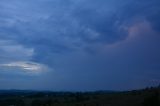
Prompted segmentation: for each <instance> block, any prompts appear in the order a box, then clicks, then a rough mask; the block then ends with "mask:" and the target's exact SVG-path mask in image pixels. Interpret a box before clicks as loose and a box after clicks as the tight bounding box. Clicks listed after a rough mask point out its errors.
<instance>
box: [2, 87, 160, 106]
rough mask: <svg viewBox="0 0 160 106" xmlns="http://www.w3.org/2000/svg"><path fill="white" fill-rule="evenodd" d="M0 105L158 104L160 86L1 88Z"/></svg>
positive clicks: (126, 105)
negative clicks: (77, 89) (50, 89)
mask: <svg viewBox="0 0 160 106" xmlns="http://www.w3.org/2000/svg"><path fill="white" fill-rule="evenodd" d="M0 106H160V88H159V87H155V88H146V89H142V90H134V91H125V92H109V91H97V92H37V91H19V90H8V91H6V90H1V91H0Z"/></svg>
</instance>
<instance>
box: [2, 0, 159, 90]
mask: <svg viewBox="0 0 160 106" xmlns="http://www.w3.org/2000/svg"><path fill="white" fill-rule="evenodd" d="M159 5H160V2H159V1H158V0H152V1H150V0H107V1H106V0H98V1H97V0H67V1H64V0H34V1H33V0H27V1H25V0H14V1H10V0H1V1H0V64H1V66H0V69H1V70H10V69H12V70H15V71H16V72H22V73H25V74H26V73H29V74H33V75H34V73H43V74H41V75H39V76H38V77H37V79H34V83H35V85H37V87H36V86H33V85H32V84H29V83H31V82H32V80H33V79H32V78H31V77H30V78H31V79H32V80H31V79H28V78H26V77H25V78H21V77H20V76H22V75H21V74H17V76H18V77H20V78H19V79H15V82H14V83H15V85H9V84H8V85H3V88H5V87H11V88H19V87H20V85H21V84H22V83H23V81H25V82H26V83H28V84H27V85H24V88H31V89H32V88H33V89H51V90H97V89H98V90H99V89H118V90H120V89H134V88H142V87H145V86H147V85H154V84H155V83H152V80H153V79H154V80H155V79H156V80H159V79H160V77H159V76H160V72H159V71H160V67H159V66H160V55H159V54H160V49H159V45H160V43H159V41H160V36H159V34H160V30H159V29H160V26H159V25H160V21H159V18H160V15H159V12H160V8H159ZM47 70H50V71H49V73H47ZM15 71H14V72H9V73H7V74H4V71H3V72H2V71H1V72H0V76H3V78H4V79H3V80H1V79H0V82H5V81H6V82H10V81H11V79H10V78H9V77H7V76H8V75H12V74H14V73H15ZM26 75H28V74H26ZM15 76H16V75H15ZM19 81H22V82H21V83H20V82H19ZM43 81H44V82H45V83H44V85H43V84H42V83H40V82H43Z"/></svg>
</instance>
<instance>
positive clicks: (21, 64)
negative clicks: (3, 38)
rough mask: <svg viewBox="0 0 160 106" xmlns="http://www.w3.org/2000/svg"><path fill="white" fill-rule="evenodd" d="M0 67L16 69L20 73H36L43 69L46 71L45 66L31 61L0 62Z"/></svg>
mask: <svg viewBox="0 0 160 106" xmlns="http://www.w3.org/2000/svg"><path fill="white" fill-rule="evenodd" d="M0 68H5V69H6V70H7V69H8V70H10V69H11V70H16V71H17V72H19V73H22V74H29V75H38V74H41V73H43V72H45V71H48V68H47V66H45V65H43V64H39V63H35V62H31V61H15V62H10V63H5V64H0Z"/></svg>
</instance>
